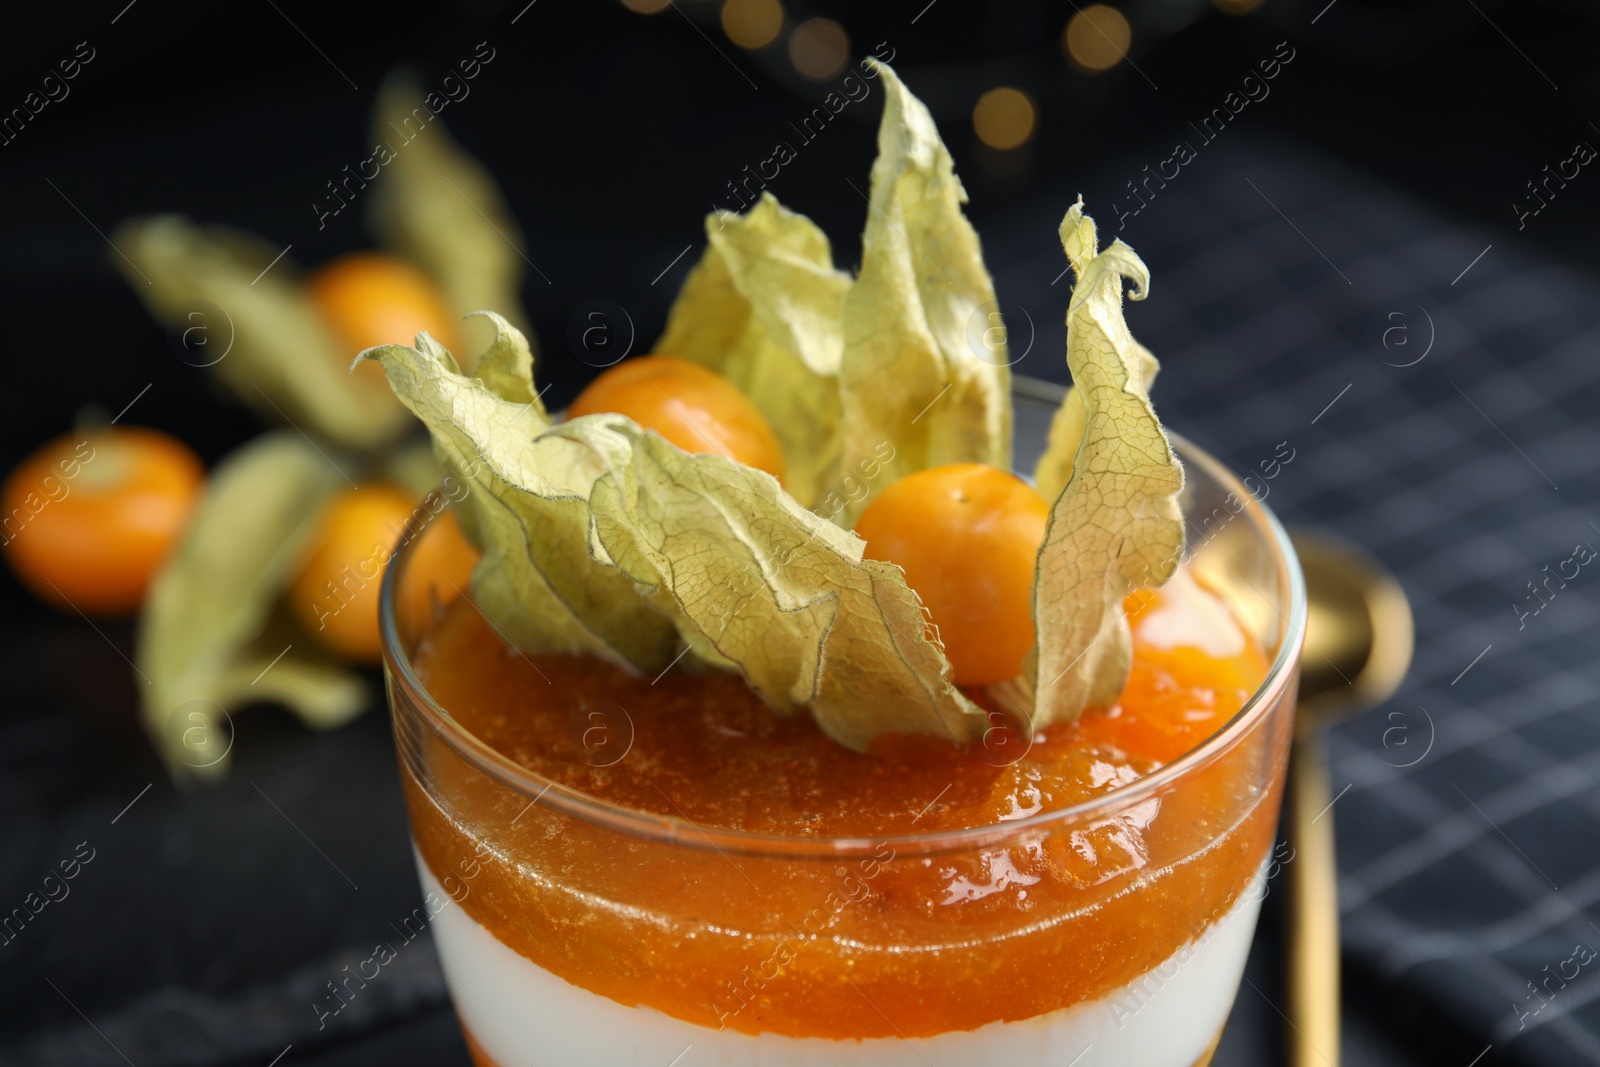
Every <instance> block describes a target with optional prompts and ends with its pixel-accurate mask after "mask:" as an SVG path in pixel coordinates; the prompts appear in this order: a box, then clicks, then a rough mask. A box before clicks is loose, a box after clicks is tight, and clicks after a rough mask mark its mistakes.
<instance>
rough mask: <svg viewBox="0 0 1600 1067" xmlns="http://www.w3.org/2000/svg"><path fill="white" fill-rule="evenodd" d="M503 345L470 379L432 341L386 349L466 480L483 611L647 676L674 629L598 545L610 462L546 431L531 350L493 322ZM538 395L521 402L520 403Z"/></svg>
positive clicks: (505, 629)
mask: <svg viewBox="0 0 1600 1067" xmlns="http://www.w3.org/2000/svg"><path fill="white" fill-rule="evenodd" d="M488 318H489V320H490V322H491V323H493V325H494V326H495V328H496V337H497V339H496V341H495V343H494V344H493V345H491V347H490V349H489V351H488V352H486V353H485V354H484V355H483V357H482V358H481V359H480V360H479V371H480V374H482V375H485V376H486V377H468V376H466V375H464V374H462V373H461V371H460V369H459V367H458V366H457V364H456V361H455V359H454V358H453V357H452V356H451V354H450V353H449V352H447V351H445V350H444V349H443V348H441V347H440V346H439V345H438V344H437V343H435V342H434V341H433V340H432V339H431V338H430V337H428V335H427V334H420V335H418V338H417V340H418V347H417V348H408V347H406V346H404V345H382V346H380V347H378V348H370V349H368V350H367V351H365V352H363V353H362V354H361V356H360V357H359V358H361V359H372V360H376V361H377V362H378V363H379V364H380V365H381V366H382V367H383V372H384V374H385V375H386V376H387V377H388V379H389V384H390V386H391V387H392V388H393V389H394V391H395V394H396V395H397V396H398V397H399V398H400V399H401V401H402V402H403V403H404V404H405V405H406V406H407V407H408V408H410V409H411V410H412V411H413V412H414V413H415V414H416V415H417V417H418V418H420V419H421V420H422V421H423V423H424V424H425V425H426V426H427V427H428V430H429V432H430V433H431V434H432V435H433V442H434V448H435V450H436V452H437V454H438V455H439V458H440V460H441V461H442V462H443V463H444V464H445V465H446V466H447V467H449V468H450V469H451V470H452V471H454V472H455V474H456V475H457V476H458V477H459V478H460V479H461V480H462V483H463V485H464V486H465V487H466V493H465V497H464V499H462V500H460V501H459V502H458V503H457V504H456V512H457V515H458V517H460V518H461V519H462V520H463V527H464V529H466V530H467V531H468V534H469V536H470V537H472V539H473V540H474V541H475V542H476V543H477V544H478V545H479V546H480V547H481V548H482V549H483V553H484V554H483V559H482V560H480V561H479V563H478V566H477V568H476V570H474V572H473V580H472V588H473V593H474V597H475V599H476V601H477V603H478V606H479V607H481V608H482V609H483V612H484V614H485V615H486V616H487V617H488V618H489V620H490V621H491V622H493V623H494V624H495V626H496V627H497V628H498V629H499V631H500V633H501V635H502V636H503V637H504V638H505V639H506V640H507V641H509V642H511V643H512V644H513V645H515V646H517V647H518V648H521V649H524V650H526V651H538V652H586V653H590V654H592V655H596V656H601V657H603V658H605V659H608V660H610V661H612V662H614V663H618V664H621V665H623V666H626V667H630V668H633V669H636V670H643V671H649V670H660V669H662V668H663V667H665V666H666V665H667V664H668V663H669V662H671V659H672V656H673V654H674V652H675V651H676V649H677V639H676V635H675V634H674V632H673V628H672V625H671V623H670V622H669V621H668V620H667V619H665V618H664V617H663V616H662V615H661V614H660V613H659V612H657V611H656V610H655V609H654V608H652V607H651V606H650V605H649V604H648V603H647V602H646V601H645V600H644V598H642V597H640V595H639V592H638V590H637V589H636V588H635V587H634V584H633V582H632V581H631V580H630V579H629V578H627V577H626V576H625V575H623V574H622V573H621V572H619V571H618V570H617V569H616V568H614V567H610V566H603V565H601V564H600V563H597V562H596V561H595V559H594V558H593V557H592V556H591V554H590V547H589V532H590V531H589V526H590V522H589V507H588V497H589V491H590V488H591V487H592V486H593V484H594V481H595V479H596V478H598V477H599V476H600V475H601V474H603V473H604V472H605V469H606V467H605V463H604V460H603V458H602V457H601V456H599V455H597V454H596V453H595V452H594V451H593V450H592V449H590V448H587V447H585V446H583V445H580V444H577V443H575V442H573V441H570V440H567V439H565V438H563V437H556V436H549V435H545V431H546V430H548V429H549V427H550V418H549V416H548V415H547V414H546V413H545V411H544V407H543V405H542V404H540V403H539V401H538V399H537V398H536V397H534V395H533V389H532V367H531V358H530V356H529V350H528V346H527V342H526V341H525V340H524V339H523V338H522V337H521V335H520V333H519V332H518V331H517V330H516V328H515V327H513V326H512V325H511V324H510V323H509V322H507V321H506V320H505V319H503V318H501V317H500V316H498V315H493V314H491V315H489V316H488ZM520 396H527V397H528V398H529V399H527V400H525V401H521V402H519V401H518V400H517V399H513V398H514V397H520Z"/></svg>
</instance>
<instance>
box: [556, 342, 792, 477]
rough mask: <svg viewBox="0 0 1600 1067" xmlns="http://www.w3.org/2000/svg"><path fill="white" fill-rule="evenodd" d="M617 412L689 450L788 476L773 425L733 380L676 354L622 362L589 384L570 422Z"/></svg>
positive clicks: (569, 411)
mask: <svg viewBox="0 0 1600 1067" xmlns="http://www.w3.org/2000/svg"><path fill="white" fill-rule="evenodd" d="M601 412H613V413H615V414H618V415H626V416H628V417H629V418H630V419H632V420H633V421H634V422H637V423H638V424H639V425H640V426H643V427H644V428H645V429H647V430H654V431H656V433H659V434H660V435H661V436H662V437H665V438H666V439H667V440H668V441H670V442H672V443H673V444H675V445H677V446H678V447H679V448H681V449H683V450H684V451H685V452H704V453H713V454H716V455H720V456H725V457H727V458H728V459H732V460H736V461H737V462H739V463H743V464H745V465H746V466H749V467H755V468H756V469H758V470H764V471H766V472H767V473H768V474H770V475H772V476H773V477H774V478H777V479H779V480H782V478H783V466H784V464H783V450H782V449H781V448H780V447H779V445H778V438H777V437H776V436H775V435H774V434H773V432H772V427H771V426H769V425H768V424H767V420H766V418H765V417H764V416H763V415H762V414H761V412H760V411H758V410H756V406H755V405H754V404H752V403H750V401H749V400H748V399H746V397H745V395H744V394H743V393H741V392H740V391H739V390H738V388H737V387H736V386H734V385H733V383H732V382H729V381H728V380H727V379H726V378H724V377H722V376H721V375H720V374H717V373H716V372H715V371H709V370H706V369H705V368H704V367H701V366H699V365H697V364H694V363H689V362H687V361H685V360H681V359H674V358H673V357H671V356H643V357H641V358H639V359H630V360H626V361H624V362H622V363H619V364H617V365H616V366H615V367H612V368H611V369H610V370H608V371H606V372H605V373H604V374H602V375H600V377H598V378H596V379H595V380H594V381H592V382H590V383H589V385H588V387H587V388H586V389H584V391H583V392H581V393H579V394H578V398H577V399H576V400H574V401H573V402H572V406H571V407H569V408H568V409H567V418H569V419H574V418H577V417H579V416H580V415H596V414H599V413H601Z"/></svg>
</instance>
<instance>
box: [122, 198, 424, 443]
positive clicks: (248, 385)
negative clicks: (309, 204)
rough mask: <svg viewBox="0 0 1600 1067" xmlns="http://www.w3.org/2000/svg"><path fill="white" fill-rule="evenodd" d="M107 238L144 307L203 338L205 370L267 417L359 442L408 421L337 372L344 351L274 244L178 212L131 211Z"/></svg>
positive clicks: (398, 429)
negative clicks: (143, 215) (141, 214)
mask: <svg viewBox="0 0 1600 1067" xmlns="http://www.w3.org/2000/svg"><path fill="white" fill-rule="evenodd" d="M113 241H114V242H115V243H116V245H117V246H118V247H119V248H120V249H121V250H122V252H123V254H124V255H126V256H127V257H128V261H129V262H124V261H123V260H122V258H121V257H117V258H116V260H115V261H116V262H117V263H118V264H119V265H120V266H121V268H122V270H123V272H124V274H125V275H126V277H127V278H128V280H129V282H130V283H131V285H132V287H133V290H134V292H136V293H138V294H139V297H140V298H141V299H142V300H143V301H144V302H145V305H146V306H147V307H148V308H149V309H150V313H151V314H152V315H154V316H155V317H156V319H157V320H158V321H160V322H161V323H162V324H163V325H165V326H166V327H167V328H169V329H172V330H176V331H180V332H183V333H184V336H185V337H186V338H189V337H193V338H194V339H195V340H196V342H198V340H199V339H200V338H202V337H203V338H204V340H205V343H206V347H205V348H203V349H200V348H198V347H197V348H196V351H197V353H201V354H203V355H204V356H205V358H206V359H213V358H214V359H216V362H215V363H214V364H212V370H213V373H215V374H216V375H217V377H218V378H220V379H221V380H222V381H223V382H224V383H226V384H227V385H228V387H229V388H230V389H231V390H232V391H233V392H234V393H235V394H237V395H238V396H239V397H240V399H242V400H243V401H244V402H245V403H246V404H249V405H250V406H251V407H254V408H256V409H257V410H258V411H260V412H261V413H262V414H263V415H264V416H265V417H266V418H267V419H269V420H271V421H273V422H284V421H288V422H292V423H294V424H295V425H297V426H300V427H302V428H304V429H306V430H309V431H311V432H314V433H316V434H319V435H320V436H322V437H324V438H326V439H328V440H330V441H333V442H334V443H336V444H338V445H341V446H344V447H347V448H355V449H363V450H367V449H375V448H378V447H380V446H382V445H385V444H387V443H389V442H390V441H392V440H394V439H395V438H397V437H399V436H400V435H401V434H402V433H404V432H405V431H406V429H407V428H408V427H410V425H411V418H410V416H408V415H407V414H406V411H405V409H404V408H403V407H401V406H400V405H399V404H398V403H396V402H395V399H394V397H393V396H392V395H391V394H390V393H389V391H388V390H386V389H382V388H374V387H373V383H371V382H367V381H362V380H360V379H357V378H352V377H351V376H350V375H349V374H346V373H345V367H346V365H347V364H348V362H349V357H348V355H347V353H345V352H344V351H343V348H342V346H341V345H340V343H339V342H338V340H336V339H335V338H334V336H333V334H332V333H331V332H330V331H329V329H328V327H327V326H326V325H324V324H323V321H322V318H321V316H320V315H319V314H318V313H317V310H316V308H315V307H314V306H313V305H312V304H311V301H310V298H309V297H308V296H307V295H306V292H305V288H304V286H303V285H302V283H301V279H300V275H299V272H298V270H297V268H296V267H295V264H294V263H293V262H292V261H291V260H289V258H288V257H287V256H283V255H282V251H283V250H282V249H279V248H274V247H273V246H271V245H269V244H267V243H265V242H263V241H260V240H258V239H256V238H255V237H252V236H250V235H249V234H246V233H242V232H239V231H236V230H229V229H226V228H223V227H216V226H197V225H195V224H193V223H191V222H190V221H188V220H187V219H184V218H182V217H180V216H177V215H159V216H155V217H152V218H147V219H130V220H129V221H127V222H125V223H123V224H122V225H121V226H119V227H117V230H116V232H115V233H114V234H113ZM130 263H131V266H130ZM269 267H270V269H268V268H269ZM130 271H131V273H130ZM139 272H142V276H141V274H140V273H139ZM145 277H148V278H149V279H150V284H146V283H145ZM219 311H220V313H221V321H219V316H218V312H219ZM213 352H215V353H217V355H216V356H213V355H212V353H213ZM224 353H225V354H224Z"/></svg>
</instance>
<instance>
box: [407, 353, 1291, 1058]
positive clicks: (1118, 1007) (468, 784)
mask: <svg viewBox="0 0 1600 1067" xmlns="http://www.w3.org/2000/svg"><path fill="white" fill-rule="evenodd" d="M1060 395H1061V390H1060V389H1059V388H1058V387H1056V386H1053V385H1047V384H1045V383H1041V382H1033V381H1028V380H1021V381H1019V382H1018V384H1017V386H1016V393H1015V410H1016V425H1017V445H1018V447H1017V452H1018V466H1019V469H1024V470H1026V469H1031V467H1032V463H1033V460H1034V459H1035V458H1036V457H1037V455H1038V453H1039V452H1040V451H1041V450H1042V448H1043V446H1044V441H1045V432H1046V429H1047V427H1048V424H1049V418H1050V415H1051V412H1052V411H1053V410H1054V407H1055V405H1056V403H1058V402H1059V399H1060ZM1175 445H1176V447H1177V449H1178V452H1179V454H1180V456H1181V457H1182V459H1183V461H1184V464H1185V467H1186V469H1187V472H1188V479H1187V480H1188V487H1187V490H1186V494H1185V499H1184V512H1185V516H1186V518H1187V520H1188V522H1189V541H1190V548H1189V551H1190V554H1189V556H1188V558H1187V559H1186V562H1185V564H1184V566H1186V567H1188V568H1189V569H1190V571H1191V572H1192V573H1193V574H1195V575H1196V577H1198V578H1199V579H1200V580H1201V581H1202V582H1203V583H1204V584H1205V585H1206V586H1208V587H1209V588H1210V589H1212V590H1213V591H1214V592H1216V593H1218V594H1219V595H1221V596H1222V597H1223V598H1224V599H1225V600H1227V601H1228V602H1229V604H1230V606H1231V607H1232V608H1233V610H1234V612H1235V614H1236V615H1237V616H1238V618H1239V620H1240V621H1241V623H1243V624H1244V625H1245V626H1246V627H1247V628H1248V629H1250V630H1251V631H1252V632H1253V634H1254V636H1255V637H1256V639H1257V640H1258V641H1259V642H1260V643H1261V645H1262V646H1263V648H1264V649H1265V650H1266V651H1267V654H1268V657H1269V660H1270V662H1271V667H1270V670H1269V671H1268V674H1267V676H1266V679H1265V680H1264V681H1263V682H1262V684H1261V685H1260V687H1259V688H1258V689H1257V691H1256V692H1255V693H1254V694H1253V695H1252V696H1251V698H1250V699H1249V701H1248V702H1247V703H1246V704H1245V705H1244V707H1243V709H1242V710H1241V711H1239V713H1238V714H1237V715H1235V716H1234V717H1233V718H1232V719H1231V720H1230V721H1229V722H1228V723H1227V724H1226V726H1224V727H1223V728H1222V729H1221V730H1219V731H1218V732H1217V733H1216V734H1214V735H1213V736H1211V737H1210V738H1209V739H1208V740H1206V741H1205V742H1204V743H1203V744H1201V745H1200V746H1198V747H1197V748H1195V749H1193V750H1192V751H1190V752H1189V753H1187V754H1186V755H1184V756H1182V757H1180V758H1178V759H1176V760H1174V761H1172V762H1171V763H1168V764H1166V765H1165V766H1163V767H1161V768H1160V769H1158V770H1156V771H1155V772H1153V773H1151V774H1149V775H1147V776H1145V777H1142V778H1139V779H1137V780H1136V781H1133V782H1132V783H1130V784H1127V785H1123V786H1120V787H1118V788H1115V789H1112V790H1111V791H1109V792H1107V793H1104V794H1102V795H1100V796H1098V797H1096V798H1095V799H1093V800H1092V801H1090V802H1087V803H1083V804H1079V805H1077V806H1074V807H1071V808H1068V809H1064V810H1057V811H1051V812H1046V813H1043V814H1039V815H1034V816H1031V817H1027V818H1022V819H1018V820H1016V821H1012V822H1006V823H1002V824H999V825H994V826H975V827H971V828H969V829H963V830H959V831H948V832H938V833H925V834H908V835H903V836H894V837H884V838H876V839H863V838H817V837H792V836H781V835H773V834H759V833H745V832H735V831H729V830H721V829H713V828H701V827H699V826H696V825H694V824H693V823H691V822H689V821H687V820H685V819H681V818H671V817H665V816H662V815H657V814H653V813H649V812H643V811H634V810H629V809H626V808H622V807H619V806H617V805H614V804H611V803H608V802H606V801H603V800H600V799H598V798H595V797H591V796H587V795H585V794H582V793H579V792H576V791H574V790H571V789H568V788H567V787H565V786H563V785H560V784H557V783H554V782H552V781H550V780H549V779H546V778H543V777H541V776H539V775H537V774H535V773H533V772H531V771H528V770H527V769H525V768H523V767H522V766H520V765H518V764H516V763H514V762H512V761H510V760H509V759H507V758H506V757H504V756H502V755H501V754H499V753H498V752H496V751H494V750H493V749H491V748H490V747H488V746H487V745H485V744H484V743H483V742H481V741H480V740H478V739H477V738H476V737H474V736H472V735H471V734H470V733H469V732H467V731H466V730H465V729H464V728H463V727H462V726H461V725H460V724H459V723H457V722H456V721H455V720H454V719H452V717H451V715H450V710H449V709H448V708H444V707H440V706H439V705H438V703H437V702H436V701H435V700H434V699H433V698H432V697H431V696H430V695H429V694H428V692H427V691H426V690H425V689H424V687H423V686H422V685H421V683H420V682H419V680H418V677H417V675H416V673H415V671H414V670H413V666H412V661H411V656H412V654H413V653H414V652H415V650H416V648H417V644H418V642H419V640H421V638H422V637H423V636H424V632H425V630H426V627H427V625H428V624H429V622H430V621H431V618H432V612H431V611H430V610H429V609H430V605H431V604H433V603H436V598H434V599H432V600H431V599H430V597H429V595H427V594H428V591H427V590H422V589H417V588H414V587H413V586H414V584H415V583H414V582H412V581H411V580H410V579H409V578H408V568H407V563H408V561H409V559H410V554H409V548H410V545H408V546H406V548H404V549H402V551H401V552H400V554H399V555H398V556H397V557H396V560H395V562H393V563H392V564H391V565H390V566H389V568H388V575H387V577H386V578H385V581H384V590H383V604H382V609H381V611H382V630H383V639H384V665H385V674H386V677H387V681H388V688H389V698H390V704H391V710H392V713H393V721H394V733H395V741H396V747H397V749H398V752H399V760H400V771H401V777H402V781H403V785H404V789H405V794H406V801H407V806H408V810H409V815H410V820H411V829H412V839H413V842H414V845H415V850H416V856H417V868H418V871H419V873H420V876H421V879H422V884H423V888H424V890H425V901H426V906H427V911H428V913H429V915H430V916H431V919H430V922H431V925H432V927H433V929H434V932H435V936H436V938H437V942H438V946H439V951H440V955H441V957H442V960H443V964H444V970H445V975H446V978H447V981H448V982H449V986H450V989H451V992H452V996H453V999H454V1002H455V1006H456V1010H457V1013H458V1015H459V1017H460V1020H461V1025H462V1029H463V1031H464V1032H465V1034H466V1037H467V1042H468V1045H469V1047H470V1048H471V1050H472V1053H473V1056H474V1058H475V1059H476V1061H477V1062H478V1063H479V1064H480V1067H489V1065H497V1067H515V1065H519V1064H528V1065H540V1067H542V1065H559V1067H570V1065H574V1064H583V1065H584V1067H623V1065H628V1067H640V1065H643V1067H651V1065H655V1067H707V1065H728V1067H731V1065H735V1064H738V1065H752V1064H757V1065H766V1067H836V1065H849V1064H873V1065H884V1067H899V1065H904V1067H930V1065H931V1067H957V1065H967V1064H974V1063H1005V1064H1007V1065H1008V1067H1029V1065H1035V1064H1038V1065H1044V1064H1050V1065H1051V1067H1061V1065H1063V1064H1068V1063H1071V1064H1073V1065H1074V1067H1112V1065H1114V1067H1129V1065H1134V1064H1137V1065H1139V1067H1195V1065H1203V1064H1207V1063H1209V1062H1210V1059H1211V1056H1212V1054H1213V1052H1214V1050H1215V1047H1216V1042H1217V1041H1218V1039H1219V1038H1220V1036H1221V1032H1222V1028H1223V1025H1224V1024H1225V1022H1226V1021H1227V1017H1228V1013H1229V1011H1230V1009H1231V1007H1232V1004H1233V998H1234V995H1235V993H1236V992H1237V989H1238V986H1239V982H1240V977H1241V975H1242V972H1243V967H1244V961H1245V956H1246V954H1247V952H1248V949H1249V945H1250V941H1251V938H1252V935H1253V932H1254V928H1255V920H1256V914H1257V910H1258V907H1259V903H1260V900H1261V898H1262V897H1263V896H1264V895H1265V892H1266V885H1267V883H1268V880H1269V878H1270V875H1271V874H1272V873H1274V870H1275V869H1274V868H1273V866H1272V864H1273V861H1274V848H1273V833H1274V827H1275V825H1276V821H1277V814H1278V804H1279V798H1280V794H1281V791H1282V785H1283V778H1284V770H1285V761H1286V756H1287V752H1288V744H1289V739H1290V734H1291V727H1292V717H1293V711H1294V695H1295V683H1296V678H1297V675H1298V671H1299V662H1300V638H1301V634H1302V633H1303V631H1304V624H1305V612H1306V605H1305V592H1304V588H1303V585H1302V583H1301V579H1300V573H1299V567H1298V564H1297V563H1296V561H1295V558H1294V554H1293V550H1292V549H1291V547H1290V544H1289V540H1288V538H1287V536H1286V535H1285V534H1284V532H1283V530H1282V528H1281V527H1280V526H1279V525H1278V523H1277V521H1276V520H1275V519H1274V518H1273V517H1272V515H1271V513H1270V512H1269V511H1268V510H1267V509H1266V508H1265V507H1264V506H1263V505H1262V504H1261V503H1260V502H1259V501H1257V500H1256V499H1255V498H1254V497H1253V496H1252V494H1251V493H1250V492H1249V491H1248V490H1247V489H1246V488H1245V486H1244V485H1243V484H1241V483H1240V481H1239V480H1238V479H1236V478H1235V477H1234V476H1233V475H1231V474H1229V473H1228V472H1227V471H1226V470H1224V469H1223V467H1222V466H1221V465H1220V464H1218V463H1217V462H1216V461H1215V460H1214V459H1212V458H1211V457H1210V456H1208V455H1207V454H1205V453H1204V452H1202V451H1201V450H1199V449H1198V448H1196V447H1194V446H1193V445H1191V444H1188V443H1187V442H1185V441H1182V440H1181V439H1175ZM416 540H417V538H413V539H412V541H411V544H415V542H416ZM435 592H437V591H435ZM1024 860H1026V861H1028V863H1029V864H1030V865H1031V866H1030V867H1029V869H1040V868H1041V865H1042V867H1043V869H1046V870H1047V871H1048V872H1049V874H1050V876H1049V877H1045V878H1043V879H1040V880H1038V882H1037V884H1031V885H1030V886H1029V889H1028V902H1029V903H1028V906H1027V907H1026V908H1025V909H1021V910H1019V909H1017V908H1015V907H1011V908H1007V909H996V910H995V911H993V912H992V913H988V914H985V913H981V912H979V913H977V914H976V917H974V915H973V914H968V915H967V916H965V917H964V919H963V921H961V922H959V923H952V922H950V921H948V919H947V918H946V917H944V916H942V915H941V914H940V910H939V909H937V908H930V907H929V906H928V901H929V894H930V893H932V892H934V891H936V889H937V887H938V886H942V885H948V884H949V881H950V877H951V872H952V871H955V872H969V873H970V874H971V875H972V877H974V878H976V879H980V880H981V879H984V878H989V879H993V878H995V877H999V876H1002V875H1003V874H1004V872H1005V871H1007V870H1016V869H1021V868H1022V866H1023V861H1024ZM1008 865H1009V866H1008ZM945 910H948V909H945Z"/></svg>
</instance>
